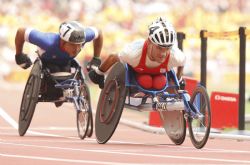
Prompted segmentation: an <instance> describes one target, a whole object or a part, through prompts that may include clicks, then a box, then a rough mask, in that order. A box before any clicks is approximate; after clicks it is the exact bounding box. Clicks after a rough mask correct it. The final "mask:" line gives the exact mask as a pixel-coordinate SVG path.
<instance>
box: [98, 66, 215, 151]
mask: <svg viewBox="0 0 250 165" xmlns="http://www.w3.org/2000/svg"><path fill="white" fill-rule="evenodd" d="M119 69H120V70H124V71H123V72H125V74H124V75H125V78H124V79H125V80H124V81H121V80H120V77H119V76H117V75H116V76H112V75H110V74H113V73H114V72H112V71H113V70H116V71H119ZM120 72H121V73H122V71H120ZM133 72H134V71H133V70H132V68H131V67H130V66H129V65H128V64H125V65H124V64H122V63H117V64H115V66H114V67H113V68H112V69H111V71H110V73H109V75H108V78H107V79H108V80H106V81H105V86H104V89H103V91H102V92H101V95H100V98H99V103H98V108H97V113H96V124H95V125H96V127H99V126H100V125H102V127H106V128H107V129H111V130H110V131H109V132H110V134H109V135H105V136H104V135H103V134H104V132H101V133H99V132H96V136H97V141H98V143H102V144H103V143H106V142H107V141H108V140H109V139H110V138H111V136H112V134H113V133H114V131H115V129H116V126H117V124H118V122H119V119H120V118H118V119H117V118H116V116H119V117H120V116H121V113H122V110H123V106H124V104H125V107H127V108H133V109H134V108H137V109H139V110H142V111H143V109H145V108H151V109H152V110H153V111H158V112H159V113H160V116H161V119H162V121H163V127H164V129H165V131H166V133H167V134H168V136H169V138H170V139H171V140H172V141H173V142H174V143H175V144H176V145H180V144H182V143H183V142H184V140H185V136H186V120H187V122H188V126H189V127H188V129H189V134H190V138H191V141H192V143H193V145H194V146H195V147H196V148H198V149H200V148H202V147H203V146H204V145H205V144H206V142H207V140H208V137H209V133H210V127H211V111H210V101H209V97H208V94H207V91H206V89H205V88H204V87H202V86H201V85H199V86H197V87H196V89H195V90H194V92H193V94H192V96H191V98H190V96H189V94H188V93H187V91H185V90H180V89H179V82H178V80H177V77H176V74H175V72H174V70H170V71H169V72H167V73H166V77H167V80H168V82H167V83H166V85H165V87H164V88H163V89H162V90H158V91H157V90H146V89H143V88H142V87H141V86H140V85H139V84H138V83H137V82H136V80H135V78H134V73H133ZM171 80H172V81H173V83H174V85H171V84H170V83H169V82H170V81H171ZM107 81H108V82H107ZM110 83H113V84H117V85H114V87H113V88H110V87H108V86H110ZM123 83H124V84H125V88H124V89H123V90H126V95H125V96H124V97H125V98H122V99H117V98H115V97H116V96H113V94H112V93H114V90H115V91H119V92H121V90H118V89H119V88H120V86H121V84H123ZM114 88H115V89H114ZM116 88H117V89H116ZM168 89H173V90H174V91H175V93H168V92H166V90H168ZM133 91H134V92H142V93H144V94H145V96H142V97H141V99H142V101H141V103H140V104H139V105H136V106H135V105H132V104H131V102H130V99H131V94H132V92H133ZM110 93H111V94H110ZM104 95H106V96H105V97H104ZM118 96H119V95H118ZM103 98H104V99H103ZM106 98H107V99H106ZM126 98H127V102H125V100H126ZM148 98H151V102H150V103H147V99H148ZM117 100H118V101H120V102H117ZM122 100H123V101H124V102H123V103H122V102H121V101H122ZM107 101H108V102H110V105H109V106H104V108H103V107H101V106H100V105H102V104H105V103H104V102H107ZM119 104H122V108H117V106H119ZM171 107H172V108H171ZM102 113H105V116H106V117H108V118H109V120H102V119H101V116H102ZM116 114H119V115H116ZM98 116H99V117H98ZM98 118H99V119H98ZM112 120H115V121H117V123H116V122H115V123H112ZM112 129H113V130H112ZM98 130H100V129H98ZM200 137H201V138H200Z"/></svg>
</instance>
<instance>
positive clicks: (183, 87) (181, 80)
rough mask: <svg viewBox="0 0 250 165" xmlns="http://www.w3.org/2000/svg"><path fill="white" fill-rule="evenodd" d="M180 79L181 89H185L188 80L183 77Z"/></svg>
mask: <svg viewBox="0 0 250 165" xmlns="http://www.w3.org/2000/svg"><path fill="white" fill-rule="evenodd" d="M178 81H179V85H180V89H181V90H185V86H186V81H185V80H184V79H183V78H182V77H181V78H180V79H179V80H178Z"/></svg>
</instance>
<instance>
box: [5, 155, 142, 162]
mask: <svg viewBox="0 0 250 165" xmlns="http://www.w3.org/2000/svg"><path fill="white" fill-rule="evenodd" d="M0 156H3V157H12V158H23V159H33V160H34V159H35V160H44V161H57V162H69V163H88V164H103V165H105V164H107V165H131V163H119V162H104V161H91V160H76V159H62V158H53V157H40V156H27V155H13V154H12V155H10V154H2V153H0ZM133 164H135V163H133ZM135 165H144V164H135Z"/></svg>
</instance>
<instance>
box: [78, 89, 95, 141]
mask: <svg viewBox="0 0 250 165" xmlns="http://www.w3.org/2000/svg"><path fill="white" fill-rule="evenodd" d="M81 95H82V97H83V100H81V110H79V111H77V113H76V120H77V131H78V136H79V137H80V138H81V139H84V138H85V137H86V136H88V137H91V136H92V134H93V117H92V109H91V102H90V93H89V89H88V87H87V85H86V84H83V86H82V87H81Z"/></svg>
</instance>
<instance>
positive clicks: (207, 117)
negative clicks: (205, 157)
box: [188, 86, 211, 149]
mask: <svg viewBox="0 0 250 165" xmlns="http://www.w3.org/2000/svg"><path fill="white" fill-rule="evenodd" d="M190 107H191V108H192V110H193V111H194V112H195V113H196V114H197V115H196V117H191V116H189V117H188V126H189V127H188V128H189V134H190V138H191V141H192V143H193V145H194V146H195V147H196V148H197V149H200V148H202V147H204V145H205V144H206V143H207V140H208V137H209V133H210V127H211V111H210V101H209V97H208V94H207V91H206V89H205V88H204V87H202V86H198V87H197V88H196V89H195V90H194V92H193V95H192V97H191V99H190ZM194 109H195V110H194ZM196 111H198V112H196Z"/></svg>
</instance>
